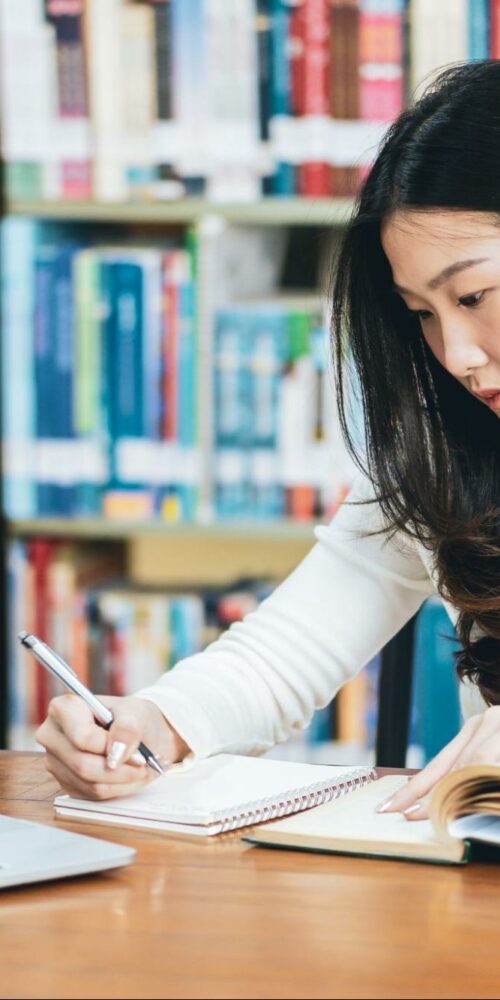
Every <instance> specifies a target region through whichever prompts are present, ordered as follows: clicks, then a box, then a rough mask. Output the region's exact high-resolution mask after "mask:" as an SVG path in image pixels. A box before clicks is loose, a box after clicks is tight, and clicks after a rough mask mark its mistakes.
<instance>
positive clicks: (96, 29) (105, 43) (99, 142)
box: [86, 0, 128, 201]
mask: <svg viewBox="0 0 500 1000" xmlns="http://www.w3.org/2000/svg"><path fill="white" fill-rule="evenodd" d="M121 13H122V11H121V0H87V7H86V18H87V43H88V86H89V98H90V112H91V121H92V145H93V158H94V195H95V198H96V199H97V200H98V201H120V200H124V199H125V198H126V197H127V194H128V185H127V179H126V173H125V161H124V156H123V136H124V109H123V92H122V86H121V82H122V81H121V65H122V63H121V59H122V54H121V42H122V32H121Z"/></svg>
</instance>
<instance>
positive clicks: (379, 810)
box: [375, 795, 394, 813]
mask: <svg viewBox="0 0 500 1000" xmlns="http://www.w3.org/2000/svg"><path fill="white" fill-rule="evenodd" d="M393 802H394V795H390V796H389V798H388V799H384V800H383V801H382V802H379V804H378V806H376V807H375V812H377V813H383V812H386V811H387V809H389V806H391V805H392V803H393Z"/></svg>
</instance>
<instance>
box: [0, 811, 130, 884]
mask: <svg viewBox="0 0 500 1000" xmlns="http://www.w3.org/2000/svg"><path fill="white" fill-rule="evenodd" d="M135 853H136V852H135V851H134V849H133V848H131V847H124V846H123V845H122V844H113V843H110V842H109V841H107V840H98V839H97V837H85V836H83V835H82V834H80V833H69V832H68V831H67V830H58V829H57V827H54V826H46V825H44V824H43V823H32V822H31V821H29V820H24V819H14V818H13V817H11V816H0V889H7V888H9V887H10V886H13V885H26V884H28V883H31V882H43V881H45V880H46V879H57V878H67V877H68V876H70V875H86V874H88V873H89V872H100V871H106V870H107V869H109V868H120V867H121V866H122V865H129V864H130V862H131V861H133V860H134V857H135Z"/></svg>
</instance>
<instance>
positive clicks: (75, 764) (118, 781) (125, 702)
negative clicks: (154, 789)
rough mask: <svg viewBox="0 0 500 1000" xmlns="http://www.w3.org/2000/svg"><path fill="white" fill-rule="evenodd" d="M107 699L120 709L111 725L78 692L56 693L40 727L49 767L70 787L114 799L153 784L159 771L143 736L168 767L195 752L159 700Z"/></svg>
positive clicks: (88, 795)
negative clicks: (142, 749)
mask: <svg viewBox="0 0 500 1000" xmlns="http://www.w3.org/2000/svg"><path fill="white" fill-rule="evenodd" d="M101 700H102V701H103V703H104V704H105V705H106V706H107V707H108V708H110V709H111V711H112V712H113V715H114V719H113V722H112V724H111V727H110V728H109V730H107V729H103V727H102V726H100V725H99V724H98V723H97V722H96V721H95V719H94V716H93V715H92V712H91V711H90V709H89V707H88V705H86V704H85V702H84V701H82V699H81V698H79V697H78V696H77V695H74V694H64V695H62V696H60V697H58V698H53V699H52V701H51V702H50V704H49V709H48V714H47V718H46V719H45V721H44V722H43V723H42V725H41V726H40V728H39V729H38V730H37V733H36V738H37V740H38V742H39V743H41V745H42V746H43V747H45V750H46V764H47V768H48V770H49V771H50V773H51V774H52V775H53V776H54V778H56V780H57V781H58V782H59V784H60V785H61V788H63V789H64V791H65V792H69V793H70V794H72V795H78V796H80V797H83V798H87V799H112V798H117V797H119V796H121V795H131V794H132V793H133V792H137V791H139V789H141V788H144V787H145V785H149V784H150V782H151V781H154V779H155V777H157V774H156V773H155V771H153V770H152V768H150V767H148V766H147V764H146V761H145V760H144V757H143V756H142V755H141V754H140V753H139V752H138V750H137V747H138V745H139V743H140V742H141V740H142V741H143V742H144V743H146V744H147V745H148V747H150V748H151V750H152V751H153V753H154V754H155V756H156V757H157V758H158V760H159V761H160V763H161V764H162V765H163V766H164V767H165V768H168V764H173V763H176V762H177V761H180V760H182V759H183V758H184V757H185V756H186V754H187V753H189V747H188V746H187V744H186V743H185V742H184V740H183V739H181V737H180V736H179V734H178V733H177V732H176V731H175V729H173V727H172V726H171V725H170V724H169V723H168V722H167V720H166V719H165V716H164V715H163V713H162V712H161V711H160V709H159V708H158V707H157V706H156V705H154V704H153V702H150V701H146V700H145V699H143V698H134V697H130V698H111V697H103V698H102V699H101Z"/></svg>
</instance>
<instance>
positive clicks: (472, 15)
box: [467, 0, 490, 61]
mask: <svg viewBox="0 0 500 1000" xmlns="http://www.w3.org/2000/svg"><path fill="white" fill-rule="evenodd" d="M467 42H468V49H469V59H470V60H471V61H473V60H476V59H488V58H489V54H490V3H489V0H467Z"/></svg>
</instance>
